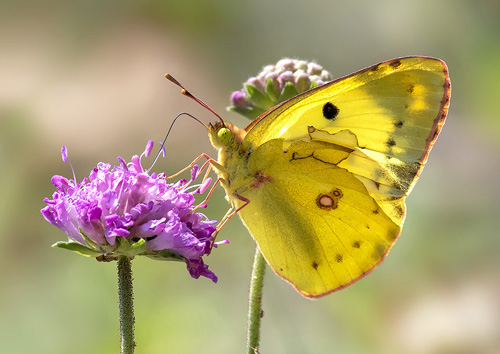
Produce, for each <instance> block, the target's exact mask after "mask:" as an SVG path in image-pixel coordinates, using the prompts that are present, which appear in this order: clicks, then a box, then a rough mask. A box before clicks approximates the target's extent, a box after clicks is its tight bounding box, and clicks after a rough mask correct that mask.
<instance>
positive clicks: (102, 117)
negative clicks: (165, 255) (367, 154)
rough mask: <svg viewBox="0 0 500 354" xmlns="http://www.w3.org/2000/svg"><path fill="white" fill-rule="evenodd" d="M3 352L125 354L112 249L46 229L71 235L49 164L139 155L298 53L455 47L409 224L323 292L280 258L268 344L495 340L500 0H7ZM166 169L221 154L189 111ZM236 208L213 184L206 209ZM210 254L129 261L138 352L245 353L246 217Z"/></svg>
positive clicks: (433, 346)
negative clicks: (71, 243)
mask: <svg viewBox="0 0 500 354" xmlns="http://www.w3.org/2000/svg"><path fill="white" fill-rule="evenodd" d="M0 6H1V8H0V107H1V108H0V149H1V150H0V166H1V169H2V171H1V174H0V208H1V210H0V220H1V222H0V225H2V232H1V236H0V247H1V248H0V249H1V250H2V253H1V257H0V270H1V283H0V352H1V353H74V354H79V353H117V352H119V337H118V336H119V333H118V326H119V324H118V305H117V285H116V274H115V272H116V269H115V267H116V264H114V263H108V264H103V263H98V262H96V261H94V260H92V259H87V258H84V257H80V256H77V255H75V254H72V253H70V252H67V251H64V250H59V249H52V248H50V245H51V244H53V243H54V242H56V241H58V240H64V239H65V235H64V234H63V233H62V232H60V231H59V230H57V229H56V228H54V227H53V226H51V225H49V224H48V223H47V222H45V221H44V219H43V218H42V216H41V215H40V213H39V209H40V208H42V207H43V206H44V203H43V201H42V200H43V198H44V197H48V196H50V195H51V194H52V192H53V190H54V188H53V186H52V185H51V183H50V178H51V176H52V175H53V174H63V175H66V176H70V175H71V172H70V169H69V166H68V165H67V164H64V163H63V162H62V161H61V158H60V153H59V149H60V147H61V145H63V144H65V145H67V146H68V148H69V153H70V160H71V161H72V163H73V165H74V167H75V171H76V174H77V176H79V177H80V178H81V177H83V176H85V175H87V174H88V172H89V171H90V169H91V168H93V167H94V166H95V165H96V163H97V162H98V161H107V162H115V161H116V156H117V155H120V156H123V157H125V158H127V159H128V158H130V156H132V155H133V154H137V153H140V152H141V151H142V150H143V148H144V145H145V143H146V141H147V140H148V139H155V140H156V141H158V140H161V139H162V138H163V136H164V134H165V133H166V131H167V129H168V127H169V125H170V123H171V121H172V119H173V117H174V116H175V115H176V114H178V113H179V112H184V111H185V112H189V113H191V114H194V115H196V116H197V117H198V118H199V119H201V120H203V121H205V122H209V121H213V120H214V117H213V116H211V115H210V114H209V113H208V112H207V111H205V110H203V109H201V108H200V107H198V106H197V105H196V104H195V103H194V102H192V101H190V100H189V99H187V98H185V97H183V96H181V95H180V93H179V89H178V88H177V87H175V86H174V85H172V84H170V83H169V82H167V81H166V80H165V79H164V78H163V74H164V73H165V72H169V73H171V74H173V75H174V76H175V77H176V78H177V79H179V80H181V81H182V82H183V83H184V85H185V86H187V87H188V88H190V90H191V91H193V92H194V93H196V94H197V95H198V96H200V97H201V98H202V99H203V100H205V101H206V102H207V103H209V104H210V105H211V107H213V108H214V109H215V110H216V111H218V112H219V113H221V114H223V115H224V117H225V118H226V119H227V120H230V121H233V122H235V123H236V124H237V125H239V126H245V125H246V124H247V122H246V121H245V119H244V118H241V117H239V116H237V115H236V114H234V113H229V112H226V111H225V107H226V106H227V105H228V103H229V95H230V93H231V92H232V91H234V90H238V89H240V86H241V82H243V81H244V80H246V79H247V78H248V77H249V76H252V75H254V74H256V73H257V72H258V71H259V70H260V68H261V67H262V66H263V65H265V64H269V63H273V62H276V61H277V60H278V59H280V58H282V57H285V56H293V57H296V58H301V59H307V60H316V61H317V62H318V63H319V64H321V65H323V66H324V67H325V68H326V69H328V70H330V71H331V72H332V73H333V74H334V75H335V76H336V77H339V76H343V75H346V74H349V73H351V72H353V71H355V70H358V69H360V68H363V67H365V66H368V65H371V64H374V63H377V62H379V61H382V60H386V59H390V58H393V57H398V56H405V55H429V56H435V57H439V58H441V59H443V60H445V61H446V62H447V64H448V65H449V70H450V73H451V81H452V88H453V89H452V99H451V108H450V112H449V116H448V120H447V123H446V125H445V127H444V129H443V131H442V134H441V136H440V138H439V139H438V141H437V143H436V145H435V147H434V149H433V152H432V154H431V157H430V159H429V162H428V164H427V167H426V168H425V171H424V173H423V175H422V177H421V178H420V181H419V183H418V184H417V186H416V188H415V189H414V191H413V193H412V195H411V196H410V197H409V198H408V200H407V206H408V211H409V214H408V217H407V219H406V222H405V228H404V230H403V234H402V237H401V238H400V240H399V241H398V243H397V245H396V246H395V247H394V249H393V250H392V252H391V254H390V255H389V256H388V257H387V259H386V261H385V262H384V263H383V264H382V265H381V266H380V267H379V268H378V269H377V270H376V271H375V272H373V273H372V274H371V275H370V276H369V277H367V278H365V279H363V280H362V281H360V282H358V283H356V284H355V285H353V286H351V287H350V288H348V289H345V290H343V291H340V292H338V293H335V294H332V295H330V296H328V297H326V298H322V299H320V300H318V301H310V300H307V299H305V298H302V297H301V296H300V295H298V294H297V293H296V292H295V291H294V290H293V289H292V288H291V287H290V286H289V285H288V284H286V283H285V282H283V281H282V280H280V279H279V278H278V277H277V276H275V275H274V274H273V273H272V272H271V271H269V272H268V274H267V277H266V280H265V289H264V322H263V328H262V342H261V348H260V350H261V353H297V354H302V353H344V354H349V353H357V354H359V353H370V354H373V353H384V354H385V353H408V354H431V353H432V354H434V353H435V354H470V353H474V354H476V353H484V354H493V353H500V301H499V300H498V299H499V298H500V276H499V274H498V273H499V269H500V267H499V266H500V257H499V256H498V254H499V251H500V247H499V246H500V237H499V234H498V225H499V216H500V215H499V206H500V203H499V200H500V189H499V187H498V179H499V177H498V176H499V174H500V155H499V151H500V118H499V114H498V112H499V110H498V107H497V104H498V101H499V98H498V97H499V95H500V84H499V82H500V65H499V63H500V21H499V16H500V15H499V14H500V2H498V1H486V0H485V1H476V2H472V1H466V0H455V1H451V0H449V1H436V0H421V1H411V2H410V1H401V0H400V1H393V0H381V1H360V0H355V1H351V2H340V1H338V2H333V1H332V2H327V1H318V0H309V1H303V2H289V1H285V0H278V1H271V0H266V1H264V0H255V1H244V2H239V1H234V0H225V1H190V0H183V1H160V0H149V1H148V0H146V1H131V0H128V1H117V0H111V1H106V2H101V1H69V2H63V1H44V2H38V1H23V2H19V1H16V2H14V1H7V2H2V4H1V5H0ZM167 149H168V151H169V153H168V156H167V158H166V159H162V160H160V162H159V163H158V164H157V165H156V169H157V170H159V171H161V170H165V171H166V172H167V174H168V173H173V172H175V171H177V170H179V169H180V168H182V167H184V166H186V165H187V164H188V163H189V162H191V161H192V160H193V159H194V158H195V157H196V156H198V155H199V154H200V153H203V152H206V153H209V154H211V155H212V156H215V152H214V151H213V149H212V147H211V146H210V145H209V142H208V139H207V137H206V132H205V131H204V130H203V128H202V127H201V126H200V125H199V124H198V123H196V122H194V121H193V120H191V119H182V120H179V121H178V123H177V124H176V125H175V126H174V134H173V135H171V137H170V138H169V140H168V143H167ZM226 209H227V203H226V201H225V200H224V195H223V192H222V191H221V190H219V191H218V192H217V193H215V195H214V196H213V199H212V200H211V205H210V210H209V212H208V214H209V215H210V216H211V217H214V218H215V217H216V218H220V217H221V216H222V215H223V214H224V212H225V211H226ZM220 236H221V237H222V238H227V239H229V240H230V244H229V245H227V246H224V247H221V248H219V249H217V250H216V252H215V253H214V254H213V255H212V256H210V257H209V259H208V263H209V265H210V269H212V270H214V271H215V272H216V273H217V275H218V276H219V278H220V281H219V283H218V284H216V285H215V284H213V283H211V282H210V281H209V280H207V279H199V280H194V279H191V278H190V277H189V275H188V273H187V272H186V270H185V266H184V265H183V264H181V263H162V262H154V261H152V260H149V259H136V260H134V262H133V268H134V277H135V300H136V321H137V332H136V339H137V343H138V347H137V353H199V352H203V353H206V354H209V353H242V352H243V351H244V346H245V332H246V312H247V292H248V283H249V277H250V271H251V264H252V259H253V253H254V249H255V247H254V243H253V241H252V240H251V238H250V236H249V235H248V233H247V231H246V230H245V229H244V228H243V227H242V225H241V224H240V222H239V220H238V218H234V219H233V220H231V222H230V223H229V224H228V226H227V227H226V228H225V229H224V231H223V232H222V234H221V235H220Z"/></svg>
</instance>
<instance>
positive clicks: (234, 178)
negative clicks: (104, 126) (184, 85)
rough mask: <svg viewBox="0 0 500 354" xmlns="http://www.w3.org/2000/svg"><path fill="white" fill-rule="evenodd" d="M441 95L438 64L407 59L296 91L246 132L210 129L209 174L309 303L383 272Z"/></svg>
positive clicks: (444, 97) (445, 82) (438, 115)
mask: <svg viewBox="0 0 500 354" xmlns="http://www.w3.org/2000/svg"><path fill="white" fill-rule="evenodd" d="M450 92H451V86H450V80H449V76H448V69H447V67H446V64H445V63H444V62H443V61H441V60H439V59H434V58H429V57H405V58H398V59H393V60H389V61H385V62H382V63H380V64H377V65H373V66H371V67H368V68H366V69H363V70H360V71H358V72H356V73H353V74H351V75H348V76H346V77H343V78H340V79H338V80H335V81H332V82H330V83H327V84H325V85H323V86H319V87H317V88H315V89H312V90H310V91H307V92H304V93H302V94H300V95H298V96H296V97H294V98H292V99H290V100H288V101H285V102H283V103H282V104H280V105H278V106H276V107H274V108H272V109H271V110H269V111H267V112H266V113H264V114H262V115H261V116H260V117H258V118H257V119H255V120H254V121H253V122H252V123H250V125H248V126H247V127H246V128H245V129H239V128H237V127H235V126H233V125H232V124H230V123H224V122H218V123H215V124H213V125H210V127H209V137H210V140H211V142H212V144H213V146H214V147H215V148H216V149H218V154H219V156H218V162H217V163H213V164H212V166H213V167H214V169H215V170H216V172H217V174H218V175H219V178H220V180H221V183H222V186H223V187H224V189H225V190H226V194H227V197H228V200H229V202H230V203H231V205H232V208H233V209H232V210H237V211H238V213H239V215H240V217H241V219H242V220H243V222H244V224H245V225H246V227H247V228H248V230H249V231H250V233H251V234H252V236H253V237H254V239H255V240H256V241H257V244H258V246H259V248H260V250H261V252H262V254H263V255H264V257H265V259H266V260H267V263H268V264H269V265H270V266H271V268H272V269H273V270H274V272H276V274H278V275H279V276H280V277H282V278H283V279H285V280H286V281H288V282H289V283H290V284H292V285H293V286H294V287H295V288H296V289H297V290H298V291H299V292H300V293H301V294H302V295H304V296H306V297H310V298H316V297H321V296H324V295H327V294H329V293H331V292H334V291H337V290H340V289H342V288H345V287H347V286H349V285H350V284H352V283H354V282H356V281H357V280H359V279H361V278H363V277H364V276H365V275H367V274H368V273H370V272H371V271H372V270H373V269H374V268H375V267H377V266H378V265H379V264H380V263H381V262H382V260H383V259H384V257H385V256H386V255H387V253H388V252H389V250H390V249H391V247H392V246H393V245H394V243H395V241H396V239H397V237H398V236H399V234H400V232H401V227H402V224H403V220H404V216H405V204H404V200H405V198H406V197H407V196H408V194H409V193H410V191H411V189H412V188H413V186H414V184H415V182H416V180H417V178H418V176H419V174H420V172H421V171H422V168H423V167H424V164H425V162H426V160H427V156H428V154H429V152H430V150H431V147H432V145H433V144H434V142H435V140H436V138H437V136H438V134H439V132H440V130H441V128H442V126H443V124H444V121H445V118H446V114H447V111H448V106H449V100H450Z"/></svg>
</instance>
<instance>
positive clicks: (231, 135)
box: [208, 122, 246, 149]
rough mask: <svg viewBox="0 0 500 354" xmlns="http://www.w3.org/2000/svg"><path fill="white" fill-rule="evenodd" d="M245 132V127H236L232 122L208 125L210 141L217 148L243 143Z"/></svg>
mask: <svg viewBox="0 0 500 354" xmlns="http://www.w3.org/2000/svg"><path fill="white" fill-rule="evenodd" d="M245 134H246V132H245V131H244V130H243V129H239V128H237V127H235V126H234V125H233V124H232V123H226V122H224V123H223V122H216V123H214V124H210V126H209V127H208V136H209V138H210V142H211V143H212V145H213V146H214V147H215V148H217V149H220V148H224V147H228V146H231V145H233V144H238V143H241V141H242V140H243V137H244V136H245Z"/></svg>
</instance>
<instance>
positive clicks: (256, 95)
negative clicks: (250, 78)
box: [245, 84, 275, 111]
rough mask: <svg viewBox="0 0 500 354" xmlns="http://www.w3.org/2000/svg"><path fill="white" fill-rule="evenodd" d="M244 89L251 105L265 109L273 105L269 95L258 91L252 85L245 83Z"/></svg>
mask: <svg viewBox="0 0 500 354" xmlns="http://www.w3.org/2000/svg"><path fill="white" fill-rule="evenodd" d="M245 90H246V91H247V93H248V101H250V103H251V104H252V105H253V106H255V107H257V108H261V109H263V110H264V111H267V110H268V109H269V108H271V107H273V106H274V105H275V104H274V103H273V102H272V101H271V100H270V99H269V97H267V96H266V95H265V94H264V93H262V92H261V91H259V90H258V89H257V88H256V87H255V86H254V85H250V84H245Z"/></svg>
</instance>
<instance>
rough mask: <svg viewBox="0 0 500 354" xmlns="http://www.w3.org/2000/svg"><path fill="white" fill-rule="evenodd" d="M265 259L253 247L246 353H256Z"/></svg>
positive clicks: (260, 317) (257, 249)
mask: <svg viewBox="0 0 500 354" xmlns="http://www.w3.org/2000/svg"><path fill="white" fill-rule="evenodd" d="M265 270H266V261H265V260H264V257H263V256H262V253H260V250H259V247H257V248H256V249H255V258H254V261H253V271H252V280H251V281H250V301H249V302H250V303H249V307H248V332H247V354H255V353H258V350H259V340H260V323H261V319H262V314H263V312H262V286H263V284H264V273H265Z"/></svg>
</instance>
